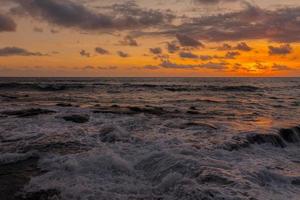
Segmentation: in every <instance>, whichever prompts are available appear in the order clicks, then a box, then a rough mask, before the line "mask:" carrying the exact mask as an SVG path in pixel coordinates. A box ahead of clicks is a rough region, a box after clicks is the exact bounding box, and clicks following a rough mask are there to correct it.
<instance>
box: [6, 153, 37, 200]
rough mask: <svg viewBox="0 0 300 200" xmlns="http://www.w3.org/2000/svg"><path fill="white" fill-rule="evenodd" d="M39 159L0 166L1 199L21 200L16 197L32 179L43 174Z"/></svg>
mask: <svg viewBox="0 0 300 200" xmlns="http://www.w3.org/2000/svg"><path fill="white" fill-rule="evenodd" d="M38 160H39V158H38V157H30V158H28V159H26V160H22V161H17V162H14V163H8V164H3V165H0V199H1V200H2V199H3V200H15V199H20V198H17V197H16V196H15V195H16V194H17V193H19V192H21V191H22V189H23V187H24V186H25V185H26V184H27V183H28V182H29V181H30V178H31V177H33V176H37V175H40V174H41V171H40V169H39V168H38V166H37V164H38Z"/></svg>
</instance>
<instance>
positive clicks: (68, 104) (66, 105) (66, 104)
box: [56, 103, 73, 107]
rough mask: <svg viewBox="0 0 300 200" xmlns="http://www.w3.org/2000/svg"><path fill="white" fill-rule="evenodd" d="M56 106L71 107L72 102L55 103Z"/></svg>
mask: <svg viewBox="0 0 300 200" xmlns="http://www.w3.org/2000/svg"><path fill="white" fill-rule="evenodd" d="M56 106H58V107H72V106H73V104H71V103H57V104H56Z"/></svg>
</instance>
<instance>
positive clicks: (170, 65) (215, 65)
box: [160, 61, 227, 71]
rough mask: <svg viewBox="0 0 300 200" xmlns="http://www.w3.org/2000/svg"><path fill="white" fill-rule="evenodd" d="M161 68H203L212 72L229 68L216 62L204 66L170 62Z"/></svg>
mask: <svg viewBox="0 0 300 200" xmlns="http://www.w3.org/2000/svg"><path fill="white" fill-rule="evenodd" d="M160 66H161V67H163V68H167V69H197V68H202V69H211V70H217V71H219V70H225V69H226V68H227V63H224V62H220V63H215V62H208V63H204V64H197V65H186V64H177V63H173V62H170V61H163V62H162V63H161V64H160Z"/></svg>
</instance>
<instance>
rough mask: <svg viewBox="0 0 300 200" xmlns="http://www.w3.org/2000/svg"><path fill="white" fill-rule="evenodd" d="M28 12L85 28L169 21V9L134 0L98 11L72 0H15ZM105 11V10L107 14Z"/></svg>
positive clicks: (147, 24) (123, 27)
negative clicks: (162, 9)
mask: <svg viewBox="0 0 300 200" xmlns="http://www.w3.org/2000/svg"><path fill="white" fill-rule="evenodd" d="M14 1H15V3H17V4H18V5H19V6H20V7H19V10H20V9H21V10H23V11H24V12H25V13H27V15H30V16H32V17H34V18H38V19H41V20H45V21H47V22H49V23H52V24H55V25H59V26H63V27H70V28H77V29H82V30H102V29H106V30H107V29H112V30H124V29H134V28H143V27H149V26H158V25H162V24H166V23H168V22H170V21H171V20H172V19H173V18H174V16H173V15H172V14H170V13H168V12H161V11H157V10H148V9H147V10H146V9H142V8H140V7H138V6H137V4H135V3H134V2H127V3H124V4H115V5H113V6H111V7H110V8H107V9H108V10H109V11H108V12H103V13H95V12H93V11H91V10H89V9H88V8H86V7H85V6H84V5H82V4H80V3H78V2H74V1H70V0H64V1H61V0H43V1H41V0H22V1H18V0H14ZM104 13H105V14H104Z"/></svg>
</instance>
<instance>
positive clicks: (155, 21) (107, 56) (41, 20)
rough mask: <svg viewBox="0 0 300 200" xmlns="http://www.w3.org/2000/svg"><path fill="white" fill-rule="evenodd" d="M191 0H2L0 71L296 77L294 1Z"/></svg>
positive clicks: (299, 11) (298, 24)
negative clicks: (211, 1) (207, 0)
mask: <svg viewBox="0 0 300 200" xmlns="http://www.w3.org/2000/svg"><path fill="white" fill-rule="evenodd" d="M192 1H193V0H187V2H186V3H185V4H183V3H182V2H181V3H177V1H173V0H168V1H166V2H165V3H161V1H153V2H152V3H149V2H148V1H143V0H141V1H135V2H134V1H131V3H128V2H126V1H124V3H118V4H115V3H117V2H118V1H116V2H114V1H98V4H97V1H90V2H89V1H81V0H73V1H70V0H65V1H58V0H46V1H45V2H47V3H45V4H43V3H39V2H38V1H37V0H26V1H24V2H25V3H19V2H20V1H4V2H5V3H4V4H3V5H2V6H0V8H1V9H0V76H118V77H120V76H134V77H135V76H150V77H156V76H171V77H172V76H173V77H183V76H201V77H202V76H299V75H300V63H299V62H300V57H299V53H298V52H300V51H299V50H300V45H299V41H300V38H298V37H296V36H295V34H296V33H299V32H298V31H300V20H299V19H300V3H297V1H293V0H290V1H279V2H277V3H276V4H272V3H271V1H267V0H264V1H260V2H259V4H258V3H255V2H253V1H252V3H251V5H248V4H245V3H241V2H239V1H238V0H237V1H236V2H234V3H230V4H229V3H226V1H225V0H220V2H219V3H215V4H209V5H207V4H203V3H201V0H199V2H197V3H196V2H192ZM195 1H197V0H195ZM223 1H224V2H223ZM26 2H30V4H29V3H27V4H26ZM100 2H101V3H100ZM159 2H160V3H159ZM167 2H168V3H171V5H172V6H171V7H170V10H168V9H167V8H168V5H167ZM298 6H299V7H298ZM289 7H291V8H289ZM67 8H72V9H73V10H70V9H67ZM288 9H292V10H288ZM57 10H59V11H60V13H58V11H57ZM73 11H74V12H73ZM79 12H82V13H83V14H82V15H80V14H78V13H79ZM290 13H292V14H290ZM103 15H105V18H104V17H103ZM1 16H2V18H3V19H1ZM116 16H120V17H116ZM108 17H110V18H108ZM7 18H8V19H11V20H13V22H14V23H15V29H12V28H9V27H8V26H7V24H8V22H7ZM103 18H104V19H105V20H108V19H109V21H108V22H107V21H104V22H103ZM225 18H226V19H227V21H228V22H227V21H225V20H224V19H225ZM289 18H291V20H294V21H286V22H284V21H281V20H282V19H285V20H286V19H289ZM125 19H126V20H125ZM5 20H6V21H5ZM274 21H277V22H278V23H274V24H272V23H273V22H274ZM270 23H271V24H270ZM281 23H282V24H281ZM281 27H282V30H281ZM299 35H300V34H299ZM181 36H184V37H181ZM168 43H169V44H173V45H174V47H175V49H174V51H171V50H170V49H168V45H167V44H168ZM224 44H227V46H226V47H227V48H222V47H224ZM241 44H244V48H243V47H240V45H241ZM245 45H246V47H247V48H245ZM96 48H101V49H103V50H105V51H107V52H106V53H98V52H96V50H95V49H96ZM120 52H122V53H120Z"/></svg>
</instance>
